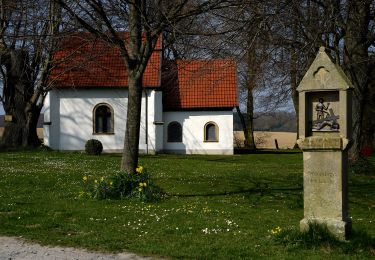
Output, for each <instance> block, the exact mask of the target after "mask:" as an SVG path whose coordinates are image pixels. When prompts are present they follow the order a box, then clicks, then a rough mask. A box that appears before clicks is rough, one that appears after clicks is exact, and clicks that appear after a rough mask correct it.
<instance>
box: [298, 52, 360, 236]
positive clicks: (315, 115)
mask: <svg viewBox="0 0 375 260" xmlns="http://www.w3.org/2000/svg"><path fill="white" fill-rule="evenodd" d="M352 88H353V87H352V84H351V82H350V80H349V79H348V78H347V77H346V75H345V74H344V72H343V71H342V69H341V68H340V67H339V66H338V65H336V64H335V63H334V62H333V61H332V59H331V58H330V57H329V55H328V54H327V53H326V52H325V48H324V47H320V49H319V53H318V55H317V56H316V58H315V60H314V61H313V63H312V65H311V66H310V68H309V70H308V71H307V73H306V75H305V76H304V77H303V79H302V81H301V83H300V85H299V86H298V88H297V91H298V92H299V139H298V140H297V143H298V145H299V147H300V149H302V151H303V187H304V188H303V189H304V218H303V219H302V220H301V222H300V228H301V231H307V230H308V229H309V224H310V223H318V224H322V225H326V226H327V228H328V230H329V231H330V232H331V233H332V234H334V235H335V236H336V237H337V238H339V239H341V240H345V239H346V238H347V236H348V234H349V233H350V230H351V221H350V218H349V216H348V189H347V160H348V159H347V158H348V148H349V145H350V138H351V103H352V102H351V100H352V98H351V95H352Z"/></svg>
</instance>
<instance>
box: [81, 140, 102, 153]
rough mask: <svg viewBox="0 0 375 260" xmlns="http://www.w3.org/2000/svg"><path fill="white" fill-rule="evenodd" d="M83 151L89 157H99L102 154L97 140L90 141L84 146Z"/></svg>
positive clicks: (100, 144) (100, 145)
mask: <svg viewBox="0 0 375 260" xmlns="http://www.w3.org/2000/svg"><path fill="white" fill-rule="evenodd" d="M85 151H86V153H87V154H89V155H100V154H101V153H102V152H103V145H102V143H101V142H100V141H99V140H96V139H90V140H88V141H87V142H86V144H85Z"/></svg>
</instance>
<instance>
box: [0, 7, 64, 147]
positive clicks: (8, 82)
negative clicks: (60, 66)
mask: <svg viewBox="0 0 375 260" xmlns="http://www.w3.org/2000/svg"><path fill="white" fill-rule="evenodd" d="M46 3H47V1H46ZM42 4H43V2H35V3H33V5H30V3H28V2H27V1H17V2H16V3H12V2H11V1H10V2H9V1H0V7H1V8H0V21H1V22H0V56H1V59H0V68H1V76H2V77H1V78H2V86H3V91H2V93H0V99H1V101H2V104H3V106H4V110H5V112H6V114H7V115H9V116H11V117H12V120H11V121H9V122H8V121H7V122H6V123H5V128H4V134H3V137H2V140H1V146H4V147H12V148H17V147H37V146H39V145H40V144H41V141H40V140H39V138H38V136H37V130H36V127H37V123H38V119H39V115H40V111H41V109H42V107H43V101H44V98H45V96H46V94H47V92H48V90H49V87H48V84H47V78H48V74H49V70H50V68H51V60H52V55H53V52H54V50H55V48H56V45H57V40H56V38H55V37H56V35H57V33H58V31H59V26H60V19H61V17H60V14H61V13H60V10H59V8H58V6H57V5H56V4H55V1H48V5H47V6H41V5H42ZM14 13H17V14H18V15H14ZM29 13H32V14H33V15H34V16H33V15H29ZM31 17H32V18H31ZM36 17H37V18H36ZM39 26H40V27H39Z"/></svg>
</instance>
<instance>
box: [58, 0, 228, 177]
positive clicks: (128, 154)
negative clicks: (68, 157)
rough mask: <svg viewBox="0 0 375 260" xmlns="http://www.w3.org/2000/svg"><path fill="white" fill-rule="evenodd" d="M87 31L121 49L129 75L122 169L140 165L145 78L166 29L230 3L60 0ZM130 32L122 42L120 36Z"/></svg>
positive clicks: (222, 1)
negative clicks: (154, 51) (150, 61)
mask: <svg viewBox="0 0 375 260" xmlns="http://www.w3.org/2000/svg"><path fill="white" fill-rule="evenodd" d="M58 2H59V4H60V5H61V6H62V7H63V8H64V9H65V10H67V11H68V13H69V14H70V15H71V16H72V17H73V18H74V19H76V20H77V21H78V22H79V23H80V24H81V25H82V26H83V27H84V28H85V29H86V30H87V31H89V32H91V33H92V34H94V35H95V36H97V37H99V38H100V39H102V40H104V41H106V42H107V43H108V44H111V45H113V46H116V47H117V48H119V50H120V53H121V57H122V58H123V60H124V62H125V66H126V68H124V69H126V70H127V71H128V85H129V86H128V91H129V95H128V109H127V119H126V130H125V140H124V150H123V157H122V162H121V169H123V170H126V171H128V172H131V173H132V172H135V169H136V167H137V164H138V152H139V128H140V112H141V97H142V76H143V73H144V71H145V68H146V66H147V63H148V61H149V58H150V56H151V54H152V52H153V50H154V48H155V46H156V44H157V41H158V39H159V38H160V36H161V34H162V33H163V31H164V29H166V28H167V27H170V26H175V25H176V24H178V23H179V22H181V21H182V20H184V19H186V18H188V17H192V16H198V15H199V14H201V13H204V12H207V11H209V10H212V9H214V8H222V7H224V6H228V5H230V1H224V0H211V1H208V0H207V1H206V0H202V1H193V0H175V1H169V0H159V1H152V0H107V1H105V0H103V1H101V0H82V1H78V0H76V1H75V0H72V1H64V0H58ZM123 30H127V31H128V32H129V37H128V38H126V39H123V38H121V37H120V36H119V34H118V32H119V31H123Z"/></svg>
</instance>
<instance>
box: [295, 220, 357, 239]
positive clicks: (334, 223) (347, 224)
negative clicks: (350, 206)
mask: <svg viewBox="0 0 375 260" xmlns="http://www.w3.org/2000/svg"><path fill="white" fill-rule="evenodd" d="M311 223H317V224H321V225H326V226H327V229H328V231H329V232H331V234H333V235H334V236H335V237H336V238H337V239H339V240H342V241H344V240H346V239H348V237H349V235H350V233H351V230H352V222H351V220H350V219H348V220H346V221H343V220H339V219H319V218H309V219H307V218H304V219H302V220H301V221H300V223H299V225H300V230H301V232H308V231H309V229H310V226H309V224H311Z"/></svg>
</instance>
